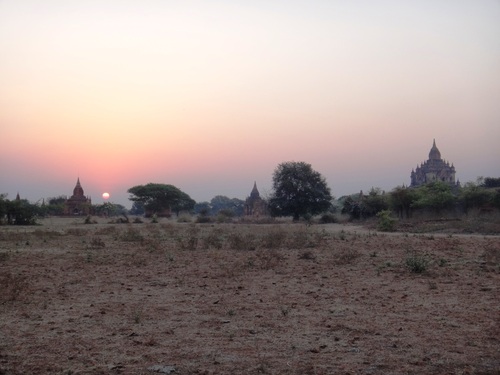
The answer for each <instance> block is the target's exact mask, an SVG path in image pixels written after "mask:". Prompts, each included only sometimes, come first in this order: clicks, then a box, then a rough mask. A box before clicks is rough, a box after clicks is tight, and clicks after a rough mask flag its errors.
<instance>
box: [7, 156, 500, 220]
mask: <svg viewBox="0 0 500 375" xmlns="http://www.w3.org/2000/svg"><path fill="white" fill-rule="evenodd" d="M128 193H129V194H130V197H129V199H130V200H131V201H132V203H133V205H132V208H131V209H130V210H127V209H126V208H125V207H124V206H122V205H119V204H113V203H110V202H106V203H103V204H100V205H93V206H92V212H93V213H94V214H96V215H99V216H116V215H127V214H132V215H145V216H146V217H148V216H149V217H151V216H156V215H158V216H162V215H163V216H169V215H171V214H176V215H177V216H179V214H180V213H181V212H188V213H191V214H196V215H199V216H201V217H210V216H215V215H224V216H225V217H229V218H231V217H234V216H242V215H243V213H244V205H245V201H243V200H241V199H237V198H228V197H226V196H222V195H217V196H215V197H214V198H213V199H212V200H211V201H210V202H196V201H195V200H194V199H192V198H191V197H190V196H189V195H188V194H187V193H185V192H183V191H182V190H180V189H179V188H177V187H176V186H173V185H169V184H162V183H148V184H145V185H137V186H133V187H131V188H130V189H128ZM66 200H67V198H66V196H59V197H54V198H48V199H47V203H45V202H44V203H43V204H42V205H40V204H31V203H30V202H28V201H27V200H21V199H16V200H12V201H10V200H8V199H7V196H6V195H5V194H0V224H15V225H29V224H35V223H36V219H37V218H39V217H43V216H48V215H62V214H63V213H64V207H65V202H66ZM266 203H267V207H268V211H269V214H270V216H273V217H292V218H293V220H295V221H297V220H300V219H306V220H309V219H310V218H311V217H312V216H315V215H319V214H323V215H324V216H323V221H324V222H328V221H329V219H328V218H329V216H328V214H335V213H339V212H340V213H341V214H344V215H348V216H349V217H350V219H352V220H356V219H358V220H359V219H366V218H370V217H373V216H376V215H378V214H380V213H381V212H382V213H384V215H387V213H388V212H392V213H394V214H395V215H396V216H397V217H399V218H409V217H411V215H412V213H413V212H415V211H416V210H427V211H430V212H433V213H436V214H439V213H441V212H443V211H445V210H450V209H456V210H460V211H461V212H463V213H465V214H467V213H468V212H469V211H470V210H472V209H474V208H478V209H482V208H484V209H500V178H493V177H486V178H478V180H477V181H476V182H475V183H473V182H469V183H467V184H465V185H464V186H463V187H458V188H455V187H452V186H450V185H449V184H446V183H444V182H440V181H437V182H433V183H429V184H427V185H423V186H420V187H417V188H412V187H405V186H398V187H396V188H394V189H393V190H392V191H391V192H389V193H385V192H384V191H382V190H381V189H378V188H372V189H371V190H370V191H369V192H368V194H363V193H359V194H353V195H349V196H343V197H340V198H339V199H334V198H333V196H332V195H331V190H330V187H329V186H328V184H327V182H326V179H325V178H324V177H323V176H322V175H321V174H320V173H319V172H317V171H315V170H314V169H313V168H312V166H311V165H310V164H308V163H305V162H284V163H281V164H279V165H278V166H277V167H276V168H275V170H274V172H273V178H272V193H271V195H270V196H269V197H268V199H267V200H266Z"/></svg>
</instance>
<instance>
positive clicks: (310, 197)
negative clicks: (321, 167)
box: [269, 162, 333, 221]
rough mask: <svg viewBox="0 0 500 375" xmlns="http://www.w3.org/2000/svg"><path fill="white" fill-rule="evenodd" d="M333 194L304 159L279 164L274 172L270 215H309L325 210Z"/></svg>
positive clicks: (297, 218)
mask: <svg viewBox="0 0 500 375" xmlns="http://www.w3.org/2000/svg"><path fill="white" fill-rule="evenodd" d="M332 199H333V198H332V195H331V193H330V188H329V187H328V185H327V183H326V180H325V178H324V177H323V176H322V175H321V174H320V173H319V172H316V171H315V170H314V169H313V168H312V167H311V165H310V164H307V163H305V162H285V163H281V164H279V165H278V166H277V167H276V169H275V170H274V174H273V193H272V195H271V198H270V199H269V209H270V211H271V214H272V215H273V216H293V220H295V221H297V220H299V218H300V217H304V218H306V217H308V216H309V215H316V214H320V213H322V212H325V211H327V210H328V209H329V208H330V206H331V204H332V203H331V201H332Z"/></svg>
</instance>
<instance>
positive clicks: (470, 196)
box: [460, 182, 494, 214]
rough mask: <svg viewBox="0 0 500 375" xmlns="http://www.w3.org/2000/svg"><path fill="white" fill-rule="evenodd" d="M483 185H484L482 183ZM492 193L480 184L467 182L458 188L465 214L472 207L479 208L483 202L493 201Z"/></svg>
mask: <svg viewBox="0 0 500 375" xmlns="http://www.w3.org/2000/svg"><path fill="white" fill-rule="evenodd" d="M482 186H484V185H482ZM493 196H494V193H493V192H492V191H490V190H487V189H485V188H483V187H481V185H478V184H475V183H473V182H468V183H466V184H465V186H464V187H463V188H462V189H460V202H461V203H462V205H463V208H464V211H465V213H466V214H467V213H468V211H469V210H470V209H472V208H479V207H481V206H483V205H485V204H488V203H490V202H493Z"/></svg>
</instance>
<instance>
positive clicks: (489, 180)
mask: <svg viewBox="0 0 500 375" xmlns="http://www.w3.org/2000/svg"><path fill="white" fill-rule="evenodd" d="M483 186H484V187H486V188H495V187H500V177H497V178H494V177H486V178H484V180H483Z"/></svg>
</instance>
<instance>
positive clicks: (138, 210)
mask: <svg viewBox="0 0 500 375" xmlns="http://www.w3.org/2000/svg"><path fill="white" fill-rule="evenodd" d="M130 214H131V215H144V203H142V202H134V203H132V208H131V209H130Z"/></svg>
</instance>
